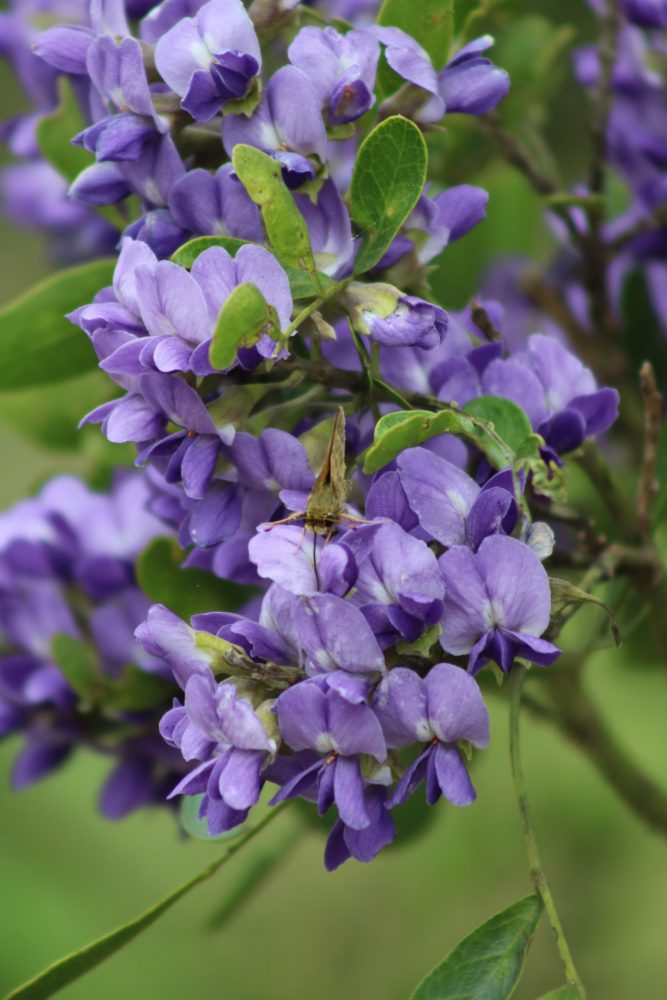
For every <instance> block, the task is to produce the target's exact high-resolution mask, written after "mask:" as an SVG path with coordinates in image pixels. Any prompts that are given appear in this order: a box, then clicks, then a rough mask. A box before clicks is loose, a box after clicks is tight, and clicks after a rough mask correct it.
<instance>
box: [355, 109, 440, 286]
mask: <svg viewBox="0 0 667 1000" xmlns="http://www.w3.org/2000/svg"><path fill="white" fill-rule="evenodd" d="M427 161H428V153H427V150H426V143H425V141H424V137H423V135H422V134H421V132H420V130H419V129H418V128H417V126H416V125H414V124H413V123H412V122H411V121H408V119H407V118H402V117H401V116H400V115H395V116H393V117H392V118H387V120H386V121H383V122H381V123H380V125H378V126H377V128H374V129H373V131H372V132H371V133H370V134H369V135H368V136H366V138H365V139H364V141H363V143H362V144H361V146H360V148H359V152H358V154H357V160H356V163H355V166H354V174H353V175H352V184H351V187H350V211H351V213H352V218H353V219H354V221H355V222H356V223H357V225H358V226H360V227H361V230H362V242H361V246H360V248H359V252H358V253H357V257H356V261H355V265H354V270H355V273H356V274H362V273H363V272H364V271H368V270H369V269H370V268H371V267H373V266H374V265H375V264H377V262H378V261H379V260H380V258H381V257H382V255H383V254H384V252H385V250H386V249H387V247H388V246H389V244H390V243H391V241H392V240H393V239H394V237H395V236H396V234H397V233H398V231H399V229H400V228H401V226H402V225H403V223H404V222H405V220H406V219H407V218H408V216H409V215H410V213H411V212H412V210H413V208H414V207H415V205H416V204H417V201H418V199H419V196H420V194H421V193H422V189H423V187H424V183H425V181H426V168H427Z"/></svg>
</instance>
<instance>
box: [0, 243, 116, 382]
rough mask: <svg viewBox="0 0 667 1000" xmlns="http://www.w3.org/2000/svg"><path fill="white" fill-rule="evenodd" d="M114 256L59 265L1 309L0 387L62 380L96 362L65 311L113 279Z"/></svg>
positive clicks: (89, 368)
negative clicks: (56, 269)
mask: <svg viewBox="0 0 667 1000" xmlns="http://www.w3.org/2000/svg"><path fill="white" fill-rule="evenodd" d="M115 264H116V261H115V258H108V259H107V258H104V259H102V260H94V261H90V262H89V263H87V264H79V265H77V266H76V267H68V268H65V269H64V270H62V271H57V272H56V273H55V274H52V275H50V277H48V278H46V279H45V280H44V281H40V282H38V284H36V285H33V287H32V288H30V289H29V290H28V291H27V292H24V293H23V294H22V295H20V296H19V297H18V298H16V299H14V301H13V302H10V303H8V305H6V306H5V307H4V308H3V309H0V390H6V389H26V388H29V387H31V386H35V385H46V384H48V383H50V382H61V381H63V380H64V379H69V378H72V377H73V376H74V375H78V374H80V373H81V372H85V371H88V370H91V369H93V368H96V367H97V357H96V356H95V351H94V350H93V348H92V346H91V344H90V341H89V340H88V338H87V337H86V335H85V334H84V333H83V332H82V331H81V330H79V329H78V328H77V327H76V326H73V325H72V323H70V321H69V320H68V319H65V314H66V313H69V312H72V311H73V310H74V309H76V308H78V306H81V305H85V304H86V303H87V302H91V301H92V299H93V297H94V295H95V294H96V293H97V292H99V290H100V288H103V287H104V286H105V285H109V284H111V279H112V277H113V271H114V267H115Z"/></svg>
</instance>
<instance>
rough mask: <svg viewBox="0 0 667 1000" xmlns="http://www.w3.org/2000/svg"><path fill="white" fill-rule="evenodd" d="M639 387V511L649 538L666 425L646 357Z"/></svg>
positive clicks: (645, 536)
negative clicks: (641, 403) (641, 410)
mask: <svg viewBox="0 0 667 1000" xmlns="http://www.w3.org/2000/svg"><path fill="white" fill-rule="evenodd" d="M639 388H640V389H641V394H642V399H643V401H644V450H643V454H642V467H641V472H640V476H639V486H638V487H637V500H636V504H635V514H636V518H637V532H638V534H639V536H640V538H643V539H648V538H650V535H651V507H652V505H653V501H654V500H655V497H656V494H657V492H658V483H657V480H656V467H657V462H658V443H659V441H660V429H661V425H662V393H660V392H659V391H658V387H657V384H656V381H655V372H654V371H653V366H652V365H651V363H650V361H645V362H644V364H643V365H642V366H641V369H640V371H639Z"/></svg>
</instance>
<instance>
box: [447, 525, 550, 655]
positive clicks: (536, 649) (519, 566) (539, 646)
mask: <svg viewBox="0 0 667 1000" xmlns="http://www.w3.org/2000/svg"><path fill="white" fill-rule="evenodd" d="M439 563H440V569H441V571H442V576H443V580H444V585H445V603H444V613H443V616H442V632H441V635H440V644H441V646H442V648H443V649H444V650H445V651H446V652H448V653H453V654H454V655H455V656H461V655H463V654H469V670H470V672H471V673H473V674H476V673H477V672H478V671H479V670H481V669H482V667H483V666H484V664H485V663H487V662H488V661H489V660H493V661H494V662H495V663H497V664H498V666H499V667H500V669H501V670H503V671H504V672H505V673H507V672H509V670H510V668H511V666H512V663H513V662H514V659H515V658H516V657H517V656H520V657H523V658H524V659H527V660H530V661H531V662H532V663H537V664H538V665H539V666H544V667H546V666H549V664H551V663H553V661H554V660H555V659H556V657H557V656H558V655H559V653H560V650H559V649H558V647H557V646H554V645H553V643H551V642H548V641H547V640H546V639H541V638H540V636H541V635H542V633H543V632H544V631H545V630H546V628H547V626H548V625H549V616H550V612H551V594H550V590H549V579H548V577H547V574H546V572H545V571H544V568H543V566H542V564H541V562H540V561H539V559H538V558H537V556H536V555H535V554H534V553H533V552H532V550H531V549H530V548H529V547H528V546H527V545H524V543H523V542H520V541H518V539H516V538H507V537H505V536H503V535H492V536H490V537H489V538H485V539H484V541H483V542H482V544H481V545H480V547H479V550H478V551H477V553H473V552H472V551H471V549H469V548H467V547H466V546H463V545H456V546H454V547H453V548H451V549H449V550H448V551H447V552H445V554H444V555H443V556H441V557H440V560H439Z"/></svg>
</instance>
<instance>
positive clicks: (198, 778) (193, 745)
mask: <svg viewBox="0 0 667 1000" xmlns="http://www.w3.org/2000/svg"><path fill="white" fill-rule="evenodd" d="M160 732H161V734H162V737H163V739H164V740H165V742H166V743H167V744H168V745H169V746H173V747H176V748H177V749H179V750H180V751H181V753H182V754H183V757H184V758H185V759H186V760H199V761H201V762H202V763H200V764H199V765H198V766H197V767H195V768H194V769H193V770H192V771H190V772H189V773H188V774H187V775H186V776H185V777H184V778H183V779H182V780H181V781H179V783H178V784H177V785H176V787H175V788H174V789H173V790H172V791H171V793H170V796H169V797H170V798H173V797H174V796H177V795H200V794H203V795H204V798H203V799H202V802H201V807H200V816H202V817H203V816H206V817H207V820H208V829H209V833H210V834H211V835H215V834H218V833H221V832H222V831H223V830H228V829H231V828H232V827H233V826H237V825H238V824H239V823H242V822H243V821H244V820H245V818H246V816H247V815H248V812H249V810H250V809H251V808H252V806H254V805H255V803H256V802H257V800H258V799H259V794H260V792H261V789H262V784H263V779H262V770H263V769H264V767H265V766H266V764H267V763H268V762H269V760H270V759H271V757H272V756H273V755H274V754H275V752H276V741H275V739H273V737H271V736H270V735H269V734H268V732H267V730H266V728H265V726H264V723H263V722H262V720H261V719H260V717H259V715H258V714H257V712H256V711H255V709H254V708H253V706H252V704H251V702H250V701H249V700H248V699H247V698H243V697H241V696H240V695H239V693H238V691H237V689H236V686H235V684H234V683H233V682H230V681H225V682H223V683H222V684H216V681H215V679H214V677H213V675H212V674H211V673H210V671H209V672H208V673H206V674H194V675H193V676H191V677H190V679H189V680H188V682H187V684H186V686H185V699H184V703H183V706H182V707H181V706H179V705H178V703H176V704H175V705H174V707H173V708H172V709H171V710H170V711H169V712H167V714H166V715H165V716H163V718H162V721H161V723H160Z"/></svg>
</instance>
